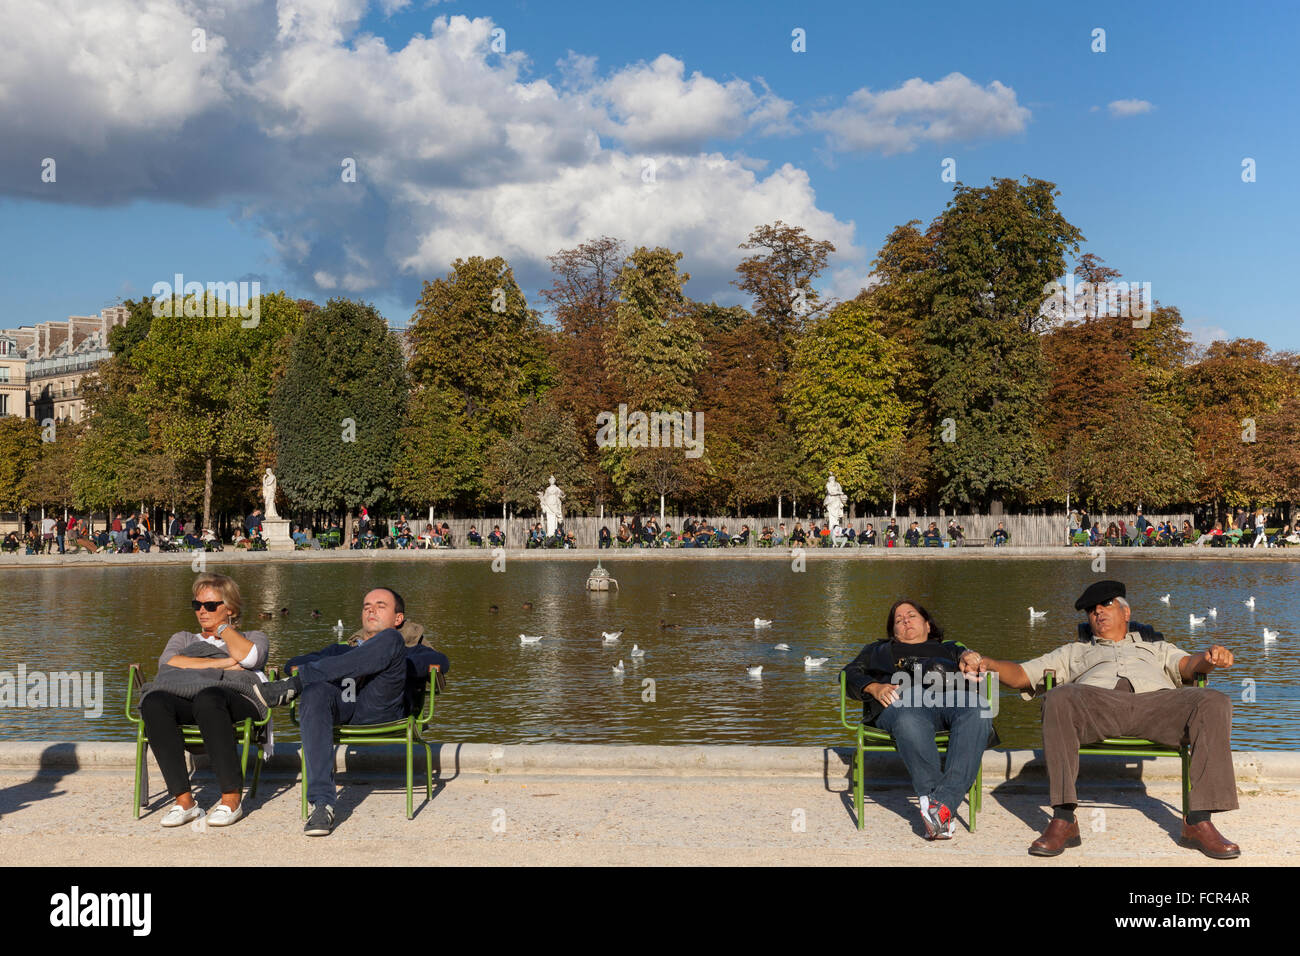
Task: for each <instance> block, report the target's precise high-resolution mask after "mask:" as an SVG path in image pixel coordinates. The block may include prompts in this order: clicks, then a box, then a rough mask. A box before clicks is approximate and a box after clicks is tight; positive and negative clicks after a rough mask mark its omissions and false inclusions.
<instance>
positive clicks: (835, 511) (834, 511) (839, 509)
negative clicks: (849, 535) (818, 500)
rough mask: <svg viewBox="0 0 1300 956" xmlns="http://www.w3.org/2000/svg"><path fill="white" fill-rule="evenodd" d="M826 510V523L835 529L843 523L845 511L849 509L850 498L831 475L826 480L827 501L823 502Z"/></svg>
mask: <svg viewBox="0 0 1300 956" xmlns="http://www.w3.org/2000/svg"><path fill="white" fill-rule="evenodd" d="M822 504H823V505H824V506H825V508H826V521H827V523H828V524H829V525H830V526H831V527H832V528H834V527H835V526H837V525H839V524H841V523H843V521H844V509H845V508H846V507H848V504H849V496H848V495H846V494H845V493H844V489H843V488H841V487H840V483H839V482H838V481H836V480H835V476H834V475H831V476H830V477H829V478H828V479H826V499H825V500H824V501H823V502H822Z"/></svg>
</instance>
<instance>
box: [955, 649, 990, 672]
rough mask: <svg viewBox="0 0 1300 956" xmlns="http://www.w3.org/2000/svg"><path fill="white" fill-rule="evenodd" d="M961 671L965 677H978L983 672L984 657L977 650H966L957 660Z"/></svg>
mask: <svg viewBox="0 0 1300 956" xmlns="http://www.w3.org/2000/svg"><path fill="white" fill-rule="evenodd" d="M959 665H960V667H961V672H962V673H963V674H965V675H966V676H967V677H978V676H979V675H980V674H982V673H984V658H983V656H982V655H980V654H979V652H977V651H967V652H966V653H965V654H963V655H962V656H961V660H960V661H959Z"/></svg>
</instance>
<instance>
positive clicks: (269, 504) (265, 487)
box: [262, 468, 280, 519]
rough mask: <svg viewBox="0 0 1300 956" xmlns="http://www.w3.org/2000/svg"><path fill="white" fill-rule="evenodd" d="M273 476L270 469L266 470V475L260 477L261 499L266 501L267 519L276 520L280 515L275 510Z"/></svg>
mask: <svg viewBox="0 0 1300 956" xmlns="http://www.w3.org/2000/svg"><path fill="white" fill-rule="evenodd" d="M275 484H276V482H275V474H274V473H273V472H272V471H271V469H270V468H268V469H266V474H265V475H263V476H262V497H263V498H265V499H266V515H265V517H267V518H273V519H278V518H279V517H280V513H279V512H278V511H276V510H275Z"/></svg>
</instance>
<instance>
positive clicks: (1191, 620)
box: [1187, 614, 1205, 627]
mask: <svg viewBox="0 0 1300 956" xmlns="http://www.w3.org/2000/svg"><path fill="white" fill-rule="evenodd" d="M1204 623H1205V618H1203V617H1197V616H1196V615H1195V614H1189V615H1187V625H1188V626H1189V627H1195V626H1196V625H1197V624H1204Z"/></svg>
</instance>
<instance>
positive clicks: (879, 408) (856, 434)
mask: <svg viewBox="0 0 1300 956" xmlns="http://www.w3.org/2000/svg"><path fill="white" fill-rule="evenodd" d="M901 363H902V352H901V349H900V348H899V346H898V345H897V344H896V343H894V342H891V341H890V340H889V339H887V338H885V336H884V335H883V334H882V333H881V324H880V322H879V321H878V320H876V319H875V318H874V317H873V316H872V315H871V312H870V310H869V309H868V308H867V307H866V306H865V305H863V304H862V303H860V302H844V303H841V304H840V305H838V306H836V307H835V308H833V309H832V310H831V311H830V312H829V313H827V314H826V315H825V316H823V317H822V318H821V319H819V320H818V321H817V322H815V323H813V324H812V325H811V326H810V327H809V328H808V330H807V332H806V333H805V335H804V336H803V338H802V339H801V340H800V342H799V345H798V348H797V350H796V352H795V355H794V364H793V367H792V369H791V382H790V387H789V399H790V413H791V418H792V420H793V423H794V430H795V434H796V436H797V437H798V441H799V448H800V451H801V452H802V460H803V462H804V463H806V465H807V466H808V467H809V468H810V469H811V470H812V472H813V473H814V474H815V475H816V476H817V478H815V479H814V481H816V482H823V481H825V474H826V472H828V471H829V472H833V473H834V474H835V476H836V478H837V480H838V481H839V483H840V485H841V486H842V487H843V488H844V491H845V493H846V494H848V495H849V497H850V498H854V499H858V500H861V499H864V498H874V497H877V496H879V495H880V494H882V493H883V491H884V483H883V481H882V478H881V473H880V457H881V454H882V452H883V451H884V450H885V449H886V448H887V447H888V446H889V444H890V443H891V442H895V441H898V440H899V439H900V438H901V436H902V434H903V427H904V424H905V423H906V421H907V418H908V409H907V408H905V407H904V406H903V404H902V402H900V401H899V400H898V396H897V395H896V394H895V393H894V389H893V384H892V383H893V381H894V379H895V377H896V376H897V374H898V369H899V366H900V365H901Z"/></svg>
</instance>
